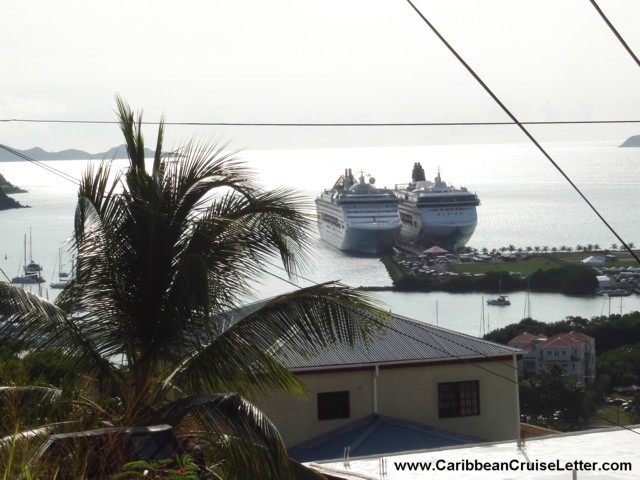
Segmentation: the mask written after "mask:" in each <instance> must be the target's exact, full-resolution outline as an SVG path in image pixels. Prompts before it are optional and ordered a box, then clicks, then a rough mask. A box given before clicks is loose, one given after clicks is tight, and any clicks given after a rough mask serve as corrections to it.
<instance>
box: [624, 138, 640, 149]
mask: <svg viewBox="0 0 640 480" xmlns="http://www.w3.org/2000/svg"><path fill="white" fill-rule="evenodd" d="M620 146H621V147H640V135H633V136H631V137H629V138H627V139H626V140H625V141H624V142H622V145H620Z"/></svg>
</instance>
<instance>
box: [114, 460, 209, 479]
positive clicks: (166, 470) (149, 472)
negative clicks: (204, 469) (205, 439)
mask: <svg viewBox="0 0 640 480" xmlns="http://www.w3.org/2000/svg"><path fill="white" fill-rule="evenodd" d="M112 478H113V480H133V479H136V478H145V479H150V480H151V479H160V478H162V479H168V480H200V479H202V480H204V479H205V478H214V477H213V475H206V476H205V475H204V474H202V473H201V471H200V468H199V467H198V466H197V465H196V464H195V462H194V461H193V459H192V458H191V457H190V456H189V455H177V456H176V458H175V459H173V458H168V459H165V460H157V461H142V460H141V461H136V462H129V463H127V464H125V465H124V467H123V469H122V472H121V473H118V474H116V475H114V476H113V477H112Z"/></svg>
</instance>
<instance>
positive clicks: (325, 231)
mask: <svg viewBox="0 0 640 480" xmlns="http://www.w3.org/2000/svg"><path fill="white" fill-rule="evenodd" d="M318 230H319V232H320V238H321V239H322V240H324V241H325V242H327V243H329V244H330V245H333V246H334V247H336V248H338V249H340V250H344V251H347V252H358V253H368V254H373V255H377V254H381V253H384V252H388V251H391V250H392V249H393V246H394V244H395V242H396V239H397V238H398V236H399V234H400V225H393V226H387V225H379V224H369V225H359V226H357V227H349V226H347V227H345V228H340V227H336V226H335V225H332V224H330V223H327V222H323V221H321V220H319V221H318Z"/></svg>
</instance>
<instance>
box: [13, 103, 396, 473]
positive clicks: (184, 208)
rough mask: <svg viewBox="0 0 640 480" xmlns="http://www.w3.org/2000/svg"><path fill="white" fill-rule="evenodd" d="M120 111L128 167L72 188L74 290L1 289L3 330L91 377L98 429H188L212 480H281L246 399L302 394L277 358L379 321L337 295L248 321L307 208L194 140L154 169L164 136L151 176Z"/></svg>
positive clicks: (286, 259) (304, 295)
mask: <svg viewBox="0 0 640 480" xmlns="http://www.w3.org/2000/svg"><path fill="white" fill-rule="evenodd" d="M116 100H117V114H118V120H119V123H120V128H121V130H122V133H123V135H124V139H125V143H126V147H127V152H128V156H129V166H128V169H127V170H126V171H125V172H124V173H120V172H115V176H112V172H111V168H110V165H109V164H108V163H102V164H101V165H100V166H99V167H97V168H95V169H91V168H90V169H88V170H87V171H86V173H85V174H84V175H83V177H82V179H81V183H80V187H79V194H78V205H77V209H76V218H75V237H74V238H75V239H74V247H75V251H76V261H75V265H76V272H75V277H74V278H73V280H71V282H70V283H69V285H68V286H67V287H66V288H65V289H64V290H63V291H62V292H61V294H60V295H59V297H58V298H57V300H56V304H55V305H53V304H51V303H49V302H47V301H45V300H43V299H41V298H39V297H36V296H34V295H31V294H30V293H29V292H26V291H23V290H21V289H19V288H16V287H14V286H12V285H9V284H0V321H3V325H4V328H5V329H8V328H11V329H12V333H13V334H14V335H17V336H18V337H20V338H23V339H25V340H32V343H31V348H32V349H34V350H44V349H50V348H55V349H57V350H59V351H61V352H64V355H60V357H59V360H60V363H61V364H63V365H64V367H65V368H66V369H67V371H69V372H75V373H76V374H77V372H81V374H82V375H84V376H85V377H88V378H92V379H95V381H96V382H95V388H96V389H97V395H95V402H96V405H97V404H98V403H100V404H101V408H100V409H97V411H99V421H106V422H109V424H111V425H116V426H117V425H120V426H144V425H153V424H158V423H168V424H170V425H173V426H176V425H178V424H179V423H180V422H181V421H182V420H183V419H186V418H189V419H191V420H192V421H193V420H194V419H195V422H196V423H197V426H198V428H199V429H201V430H203V431H204V435H205V436H206V438H207V444H208V445H210V446H215V449H213V453H212V454H213V455H215V458H214V459H212V460H215V461H216V464H217V465H218V467H217V473H218V474H219V475H220V476H222V477H224V478H230V479H231V478H234V479H235V478H279V479H280V478H283V479H284V478H289V476H290V475H291V466H290V463H289V461H288V458H287V455H286V452H285V449H284V446H283V444H282V441H281V440H280V437H279V435H278V432H277V430H276V429H275V427H274V426H273V425H272V424H271V423H270V422H269V421H268V419H266V418H265V417H264V415H263V414H262V413H261V412H259V411H258V410H257V409H256V408H255V407H254V406H253V405H252V404H250V403H249V402H248V401H247V400H246V399H245V397H247V396H251V395H254V394H258V393H261V392H264V391H268V390H272V389H277V390H284V391H288V392H299V391H300V390H301V386H300V384H299V383H298V382H297V380H296V379H295V377H294V376H293V375H292V374H291V373H290V372H289V371H287V370H286V369H285V368H284V367H283V366H282V365H281V364H280V363H279V362H278V359H277V356H276V354H277V347H278V345H281V344H283V343H285V342H286V343H287V344H288V346H289V347H290V348H293V349H295V350H297V351H300V352H309V351H314V350H315V349H318V348H322V347H323V346H325V345H327V344H330V343H333V342H344V343H354V342H355V341H356V340H358V339H361V338H366V337H367V336H368V335H369V334H370V332H371V331H372V330H373V329H375V328H378V327H379V325H381V324H382V323H381V319H384V317H385V315H384V313H383V312H382V311H381V310H380V309H378V308H377V307H376V305H375V304H374V303H373V302H372V301H371V299H370V298H369V297H368V296H366V294H364V293H362V292H360V291H356V290H354V289H351V288H348V287H346V286H344V285H341V284H339V283H334V282H328V283H324V284H320V285H314V286H311V287H307V288H301V289H298V290H294V291H292V292H290V293H287V294H284V295H280V296H277V297H275V298H272V299H270V300H268V301H264V302H261V303H260V304H258V305H254V306H252V307H250V308H248V307H246V306H245V305H244V302H245V300H244V299H245V298H247V297H248V294H249V293H250V281H251V280H254V279H256V278H259V276H260V274H261V272H262V271H263V270H264V269H265V268H266V267H267V266H268V265H269V264H270V263H271V262H272V261H274V258H278V257H279V259H280V261H281V262H282V265H283V270H284V271H285V272H286V273H287V274H289V275H291V274H294V273H297V272H300V269H301V268H303V267H304V265H305V262H306V260H307V258H308V253H309V252H308V250H307V248H308V247H307V245H308V242H307V239H308V238H309V233H310V231H311V229H312V228H313V226H314V224H313V221H312V216H311V215H310V212H309V209H308V206H307V204H306V203H305V201H304V200H303V198H302V197H301V196H299V195H298V193H297V192H295V191H293V190H290V189H287V188H279V189H276V190H274V191H263V190H261V189H260V188H259V187H258V186H257V185H256V184H255V182H254V178H253V176H252V174H251V172H250V171H249V170H248V169H247V168H246V167H245V166H244V164H243V163H242V162H241V161H239V160H237V159H236V158H235V154H229V153H227V152H226V151H225V148H224V145H219V144H214V145H210V144H200V143H196V142H190V143H187V144H186V145H185V146H184V147H183V148H180V149H178V150H177V151H175V152H173V155H171V156H165V155H163V153H162V152H163V134H164V124H163V122H160V126H159V129H158V138H157V142H156V150H155V156H154V158H153V160H152V163H151V165H150V170H149V169H148V167H147V165H146V163H145V158H144V147H145V144H144V139H143V135H142V116H141V114H137V115H136V114H134V113H133V112H132V111H131V109H130V107H129V106H128V105H127V104H126V103H125V102H124V101H123V100H122V99H121V98H120V97H117V98H116ZM5 331H6V330H5ZM35 340H37V341H35Z"/></svg>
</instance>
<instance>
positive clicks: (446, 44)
mask: <svg viewBox="0 0 640 480" xmlns="http://www.w3.org/2000/svg"><path fill="white" fill-rule="evenodd" d="M406 1H407V3H408V4H409V5H410V6H411V8H412V9H413V10H414V11H415V12H416V13H417V14H418V16H420V18H421V19H422V21H423V22H424V23H425V24H426V25H427V26H428V27H429V28H430V29H431V31H432V32H433V33H434V34H435V35H436V37H438V39H439V40H440V41H441V42H442V43H443V44H444V46H445V47H446V48H447V49H448V50H449V51H450V52H451V53H452V54H453V56H454V57H455V58H456V59H457V60H458V62H460V64H461V65H462V66H463V67H464V68H465V69H466V70H467V71H468V72H469V73H470V74H471V76H472V77H473V78H474V79H475V80H476V81H477V82H478V83H479V84H480V86H481V87H482V88H483V89H484V90H485V92H487V94H488V95H489V96H490V97H491V98H492V99H493V101H494V102H495V103H496V104H497V105H498V106H499V107H500V108H501V109H502V111H503V112H504V113H506V114H507V116H508V117H509V118H510V119H511V120H512V122H513V123H514V124H515V125H517V126H518V128H520V130H521V131H522V133H524V134H525V136H526V137H527V138H528V139H529V140H530V141H531V143H533V144H534V145H535V146H536V148H537V149H538V150H539V151H540V153H542V155H544V157H545V158H546V159H547V160H548V161H549V162H550V163H551V164H552V165H553V166H554V167H555V169H556V170H557V171H558V172H559V173H560V174H561V175H562V176H563V177H564V179H565V180H566V181H567V182H569V185H571V186H572V187H573V189H574V190H575V191H576V192H577V193H578V195H580V197H581V198H582V199H583V200H584V201H585V203H586V204H587V205H588V206H589V207H590V208H591V210H592V211H593V212H594V213H595V214H596V215H597V217H598V218H599V219H600V221H602V223H604V225H605V226H606V227H607V228H608V229H609V231H610V232H611V233H613V235H614V236H615V237H616V238H617V239H618V240H619V241H620V243H621V244H622V245H624V247H625V249H626V250H627V251H628V252H629V253H630V254H631V255H632V256H633V258H635V259H636V261H637V262H638V263H640V258H638V256H637V255H636V254H635V253H634V252H633V250H631V248H629V246H628V245H627V243H626V242H625V241H624V240H623V239H622V238H621V237H620V235H618V233H617V232H616V231H615V230H614V229H613V227H612V226H611V225H609V223H608V222H607V221H606V220H605V218H604V217H603V216H602V215H601V214H600V212H599V211H598V210H597V209H596V208H595V207H594V206H593V204H592V203H591V202H590V201H589V199H588V198H587V197H586V196H585V195H584V194H583V193H582V191H581V190H580V189H579V188H578V186H577V185H576V184H575V183H573V181H572V180H571V178H569V176H568V175H567V174H566V173H565V172H564V170H562V168H560V166H559V165H558V164H557V163H556V162H555V161H554V160H553V158H551V155H549V153H547V151H546V150H545V149H544V147H543V146H542V145H541V144H540V143H539V142H538V141H537V140H536V138H535V137H534V136H533V135H532V134H531V133H530V132H529V130H527V128H526V127H525V125H524V124H523V123H522V122H520V121H519V120H518V119H517V118H516V116H515V115H514V114H513V113H511V111H510V110H509V109H508V108H507V106H506V105H505V104H504V103H502V101H501V100H500V99H499V98H498V96H497V95H496V94H495V93H493V91H492V90H491V89H490V88H489V86H488V85H487V84H486V83H485V82H484V81H483V80H482V79H481V78H480V76H479V75H478V74H477V73H476V72H475V70H473V68H471V66H470V65H469V64H468V63H467V62H466V61H465V60H464V59H463V58H462V57H461V56H460V54H459V53H458V52H457V51H456V50H455V49H454V48H453V46H451V44H450V43H449V42H447V40H446V39H445V38H444V37H443V36H442V34H440V32H439V31H438V30H437V29H436V28H435V26H434V25H433V24H432V23H431V22H430V21H429V20H428V19H427V17H426V16H425V15H423V14H422V12H421V11H420V10H418V8H417V7H416V6H415V5H414V4H413V2H412V1H411V0H406Z"/></svg>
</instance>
